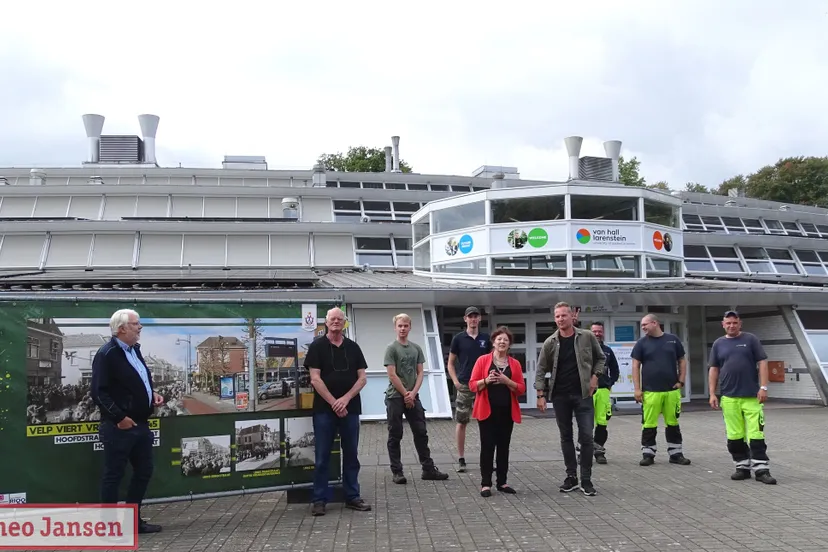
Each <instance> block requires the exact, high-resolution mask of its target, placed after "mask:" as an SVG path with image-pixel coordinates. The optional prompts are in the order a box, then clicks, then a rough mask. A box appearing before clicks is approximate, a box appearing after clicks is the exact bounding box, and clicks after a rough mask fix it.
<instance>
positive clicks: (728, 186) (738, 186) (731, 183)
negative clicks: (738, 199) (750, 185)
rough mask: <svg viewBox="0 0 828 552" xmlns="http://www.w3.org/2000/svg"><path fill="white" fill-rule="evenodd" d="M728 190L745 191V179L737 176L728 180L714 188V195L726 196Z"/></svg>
mask: <svg viewBox="0 0 828 552" xmlns="http://www.w3.org/2000/svg"><path fill="white" fill-rule="evenodd" d="M730 190H739V191H740V192H746V191H747V179H746V178H745V177H744V176H743V175H741V174H739V175H736V176H733V177H730V178H728V179H727V180H725V181H724V182H722V183H721V184H719V187H718V188H716V190H715V191H714V193H716V194H718V195H727V194H728V192H729V191H730Z"/></svg>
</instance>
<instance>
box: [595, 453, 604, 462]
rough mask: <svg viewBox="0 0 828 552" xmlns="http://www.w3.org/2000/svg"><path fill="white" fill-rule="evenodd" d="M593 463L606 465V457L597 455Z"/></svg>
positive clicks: (601, 454) (600, 454)
mask: <svg viewBox="0 0 828 552" xmlns="http://www.w3.org/2000/svg"><path fill="white" fill-rule="evenodd" d="M595 463H596V464H606V463H607V457H606V456H605V455H604V454H603V453H599V454H596V455H595Z"/></svg>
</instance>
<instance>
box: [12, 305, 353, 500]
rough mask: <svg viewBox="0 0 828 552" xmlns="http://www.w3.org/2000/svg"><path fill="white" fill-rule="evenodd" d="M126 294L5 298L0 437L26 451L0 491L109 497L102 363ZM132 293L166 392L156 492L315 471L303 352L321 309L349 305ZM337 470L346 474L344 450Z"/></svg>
mask: <svg viewBox="0 0 828 552" xmlns="http://www.w3.org/2000/svg"><path fill="white" fill-rule="evenodd" d="M126 306H127V305H124V304H116V303H100V302H95V303H92V302H89V303H87V302H84V301H83V300H82V299H79V300H77V302H75V301H71V302H68V301H43V302H37V301H33V302H32V301H30V302H26V303H18V302H8V301H7V302H2V301H0V337H2V341H3V346H2V347H0V444H1V445H2V450H3V451H6V450H14V451H16V452H15V460H14V462H7V463H4V467H3V469H2V470H0V503H12V502H14V503H22V502H27V501H28V502H38V503H75V502H80V503H93V502H97V501H99V500H100V497H99V495H98V489H99V488H100V477H101V470H102V462H103V454H101V452H100V451H101V450H102V444H101V443H100V441H99V437H98V424H99V422H100V412H99V410H98V407H97V406H96V405H95V403H94V402H93V401H92V395H91V382H92V362H93V360H94V358H95V354H96V352H97V351H98V349H99V348H100V347H101V346H102V345H104V344H105V343H107V342H109V340H110V339H111V336H110V331H109V319H110V317H111V315H112V314H113V313H114V312H115V311H117V310H119V309H121V308H124V307H126ZM128 306H129V308H133V309H134V310H136V311H137V312H138V314H139V316H140V317H141V323H142V324H143V330H142V332H141V340H140V346H141V354H142V356H143V357H144V360H145V361H146V364H147V367H148V368H149V371H150V374H151V375H152V381H153V387H154V391H156V392H157V393H159V394H160V395H162V396H163V398H164V404H163V405H162V406H159V407H156V408H155V412H154V415H153V416H152V417H151V419H150V429H151V431H152V433H153V435H154V436H155V441H154V455H155V472H154V474H153V478H152V481H151V482H150V487H149V489H148V492H147V498H148V499H153V498H168V497H178V496H181V497H186V496H189V495H190V494H192V495H195V496H197V495H199V494H202V493H212V492H220V491H228V490H236V489H241V488H245V489H253V488H257V487H279V486H281V485H285V486H287V485H292V484H303V483H304V484H309V483H311V482H312V481H313V477H314V474H313V470H314V462H313V458H314V448H315V439H314V435H313V424H312V423H311V421H312V418H311V414H312V412H311V410H310V405H311V404H312V400H308V399H307V397H311V398H312V397H313V389H312V388H311V386H310V377H309V374H307V373H306V371H305V370H304V369H303V368H302V360H303V359H304V357H305V353H306V351H307V346H308V345H309V344H310V343H311V341H312V340H313V339H314V338H315V337H316V334H317V332H318V331H319V326H318V325H317V320H318V319H320V318H321V319H324V317H325V313H326V312H327V310H328V309H330V308H332V307H334V306H340V307H341V305H338V304H335V303H333V302H332V303H329V304H319V305H317V304H308V305H302V306H301V308H300V306H298V305H287V304H279V303H274V304H261V305H239V304H231V303H228V304H209V305H194V304H175V303H157V302H154V303H140V302H138V303H130V305H128ZM338 446H339V445H338V442H337V443H336V444H335V445H334V449H335V451H337V453H338ZM0 456H2V455H1V454H0ZM58 458H59V469H55V466H56V464H55V461H56V460H55V459H58ZM67 474H69V475H67ZM328 478H329V480H331V481H339V480H340V478H341V467H340V463H339V462H336V461H335V462H331V463H330V472H329V474H328ZM128 482H129V477H125V478H124V481H123V486H124V489H123V491H124V492H125V491H126V486H127V484H128Z"/></svg>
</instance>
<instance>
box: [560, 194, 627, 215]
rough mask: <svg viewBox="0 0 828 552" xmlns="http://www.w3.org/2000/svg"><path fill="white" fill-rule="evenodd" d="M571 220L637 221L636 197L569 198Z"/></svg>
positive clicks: (578, 196) (582, 196)
mask: <svg viewBox="0 0 828 552" xmlns="http://www.w3.org/2000/svg"><path fill="white" fill-rule="evenodd" d="M570 203H571V206H570V211H571V214H572V219H573V220H638V198H637V197H605V196H600V195H572V196H570Z"/></svg>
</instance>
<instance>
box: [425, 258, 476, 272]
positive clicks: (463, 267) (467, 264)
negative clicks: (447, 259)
mask: <svg viewBox="0 0 828 552" xmlns="http://www.w3.org/2000/svg"><path fill="white" fill-rule="evenodd" d="M434 272H443V273H448V274H486V259H469V260H467V261H459V262H453V263H444V264H440V265H434Z"/></svg>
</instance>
